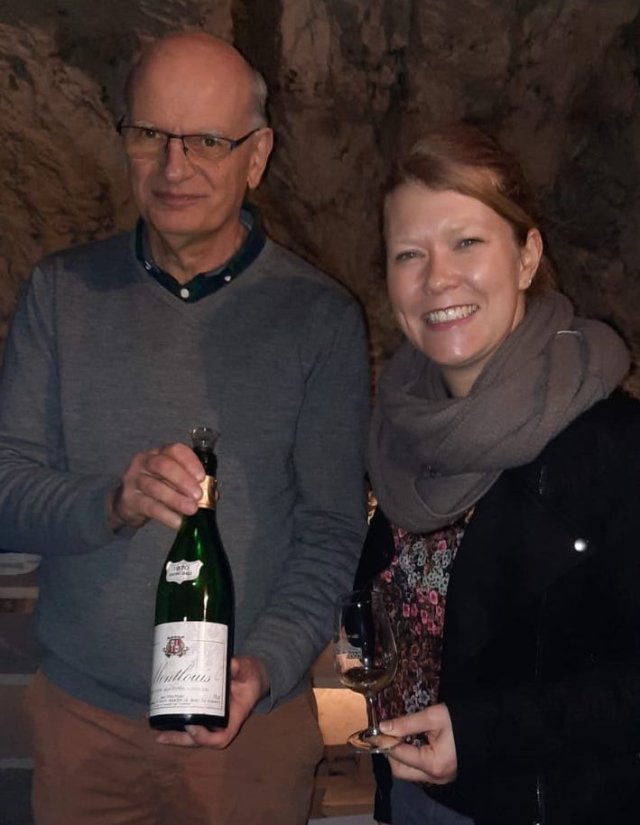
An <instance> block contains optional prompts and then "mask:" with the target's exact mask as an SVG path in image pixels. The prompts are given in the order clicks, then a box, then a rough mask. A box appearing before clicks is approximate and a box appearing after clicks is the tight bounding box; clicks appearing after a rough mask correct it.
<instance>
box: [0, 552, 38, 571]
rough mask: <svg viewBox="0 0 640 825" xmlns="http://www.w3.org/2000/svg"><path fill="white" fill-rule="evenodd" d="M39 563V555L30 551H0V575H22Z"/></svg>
mask: <svg viewBox="0 0 640 825" xmlns="http://www.w3.org/2000/svg"><path fill="white" fill-rule="evenodd" d="M39 564H40V556H34V555H32V554H31V553H0V576H22V575H24V574H26V573H31V572H32V571H33V570H35V569H36V568H37V567H38V565H39Z"/></svg>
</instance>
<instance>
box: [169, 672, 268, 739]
mask: <svg viewBox="0 0 640 825" xmlns="http://www.w3.org/2000/svg"><path fill="white" fill-rule="evenodd" d="M268 690H269V676H268V674H267V668H266V666H265V664H264V662H263V661H262V660H261V659H255V658H253V657H252V656H238V657H234V658H233V659H232V660H231V691H230V694H231V695H230V697H229V724H228V725H227V727H226V728H225V729H224V730H214V731H210V730H207V729H206V728H204V727H201V726H200V725H189V726H188V727H187V729H186V732H185V733H182V732H179V731H175V732H168V733H161V734H160V735H159V736H158V738H157V740H156V741H157V742H159V743H160V744H162V745H181V746H182V747H187V748H189V747H190V748H194V747H198V746H200V745H203V746H205V747H207V748H216V749H222V748H226V747H227V745H228V744H229V743H230V742H232V741H233V740H234V739H235V738H236V736H237V735H238V732H239V730H240V728H241V727H242V725H243V724H244V722H245V720H246V719H247V717H248V716H249V714H250V713H251V711H252V710H253V708H254V707H255V705H256V704H257V702H258V700H259V699H261V698H262V697H263V696H264V695H265V694H266V693H267V691H268Z"/></svg>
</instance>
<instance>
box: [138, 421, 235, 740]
mask: <svg viewBox="0 0 640 825" xmlns="http://www.w3.org/2000/svg"><path fill="white" fill-rule="evenodd" d="M191 436H192V440H193V449H194V451H195V453H196V455H197V456H198V457H199V458H200V460H201V461H202V464H203V466H204V469H205V473H206V477H205V480H204V481H203V483H202V496H201V498H200V501H199V503H198V510H197V512H196V513H195V514H194V515H193V516H186V517H185V518H184V519H183V521H182V526H181V527H180V530H179V531H178V534H177V536H176V539H175V541H174V542H173V545H172V547H171V550H170V551H169V555H168V556H167V560H166V562H165V566H164V568H163V570H162V573H161V575H160V581H159V583H158V592H157V595H156V618H155V636H154V645H153V671H152V677H151V702H150V711H149V724H150V725H151V727H152V728H157V729H159V730H184V727H185V725H204V726H205V727H206V728H208V729H209V730H212V729H214V728H224V727H226V726H227V723H228V721H229V681H230V673H229V663H230V659H231V654H232V648H233V628H234V604H233V602H234V592H233V580H232V577H231V568H230V567H229V561H228V559H227V555H226V553H225V551H224V547H223V545H222V541H221V539H220V533H219V532H218V525H217V523H216V502H217V499H218V490H217V481H216V474H217V458H216V455H215V453H214V449H215V443H216V440H217V438H218V433H216V432H214V431H213V430H210V429H209V428H207V427H198V428H196V429H194V430H193V431H192V433H191Z"/></svg>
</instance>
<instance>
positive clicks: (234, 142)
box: [116, 117, 264, 160]
mask: <svg viewBox="0 0 640 825" xmlns="http://www.w3.org/2000/svg"><path fill="white" fill-rule="evenodd" d="M263 128H264V127H263V126H256V127H255V129H251V131H250V132H247V133H246V135H242V137H239V138H228V137H223V136H222V135H215V134H213V133H211V132H192V133H191V134H185V135H179V134H176V133H174V132H165V130H164V129H156V127H155V126H136V125H135V123H125V122H124V117H121V118H120V120H119V121H118V123H117V124H116V132H117V133H118V134H119V135H120V136H121V137H124V135H123V134H122V130H123V129H137V130H145V129H148V130H149V131H151V132H157V133H158V134H160V135H163V136H164V138H165V142H164V146H163V147H162V151H163V152H166V151H167V147H168V146H169V141H170V140H179V141H180V143H182V151H183V152H184V154H185V157H187V158H188V157H189V151H190V150H189V147H188V146H187V145H186V143H185V142H184V141H185V138H206V137H211V138H215V139H216V140H221V141H222V142H223V143H226V144H227V145H228V146H229V151H228V152H227V153H226V154H224V155H219V156H218V157H219V159H220V160H222V159H224V158H226V157H228V156H229V155H230V154H231V153H232V152H233V150H234V149H237V148H238V146H242V144H243V143H244V142H245V141H247V140H249V138H250V137H251V136H252V135H255V133H256V132H259V131H260V130H261V129H263ZM191 153H192V156H193V157H196V158H198V159H200V160H202V159H205V160H206V156H203V155H199V154H198V153H197V152H194V151H193V149H192V150H191ZM158 156H160V152H158ZM149 157H153V155H149ZM213 159H214V158H211V160H213Z"/></svg>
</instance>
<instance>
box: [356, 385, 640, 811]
mask: <svg viewBox="0 0 640 825" xmlns="http://www.w3.org/2000/svg"><path fill="white" fill-rule="evenodd" d="M639 514H640V404H639V403H638V402H636V401H633V400H631V399H629V398H627V397H626V396H624V395H622V394H621V393H615V394H614V395H613V396H612V397H611V398H609V399H607V400H606V401H602V402H600V403H598V404H596V405H595V406H594V407H592V408H591V409H590V410H588V411H587V412H586V413H584V414H583V415H582V416H580V417H579V418H578V419H577V420H576V421H575V422H573V423H572V424H571V425H570V426H569V427H568V428H567V429H566V430H564V431H563V432H562V433H561V434H560V435H559V436H558V437H556V438H555V439H554V440H553V441H552V442H551V443H550V444H548V445H547V447H546V448H545V449H544V450H543V452H542V453H541V454H540V456H539V457H538V458H537V459H536V460H535V461H534V462H532V463H531V464H529V465H527V466H525V467H521V468H518V469H514V470H509V471H505V472H504V473H503V474H502V475H501V476H500V478H499V479H498V481H497V482H496V483H495V485H494V486H493V487H492V488H491V490H490V491H489V492H488V493H487V494H486V495H485V496H484V497H483V499H482V500H481V501H480V502H478V504H477V505H476V509H475V512H474V515H473V518H472V519H471V522H470V524H469V526H468V528H467V531H466V533H465V535H464V538H463V540H462V543H461V546H460V548H459V550H458V553H457V556H456V559H455V563H454V566H453V570H452V574H451V579H450V584H449V590H448V593H447V606H446V614H445V628H444V638H443V658H442V673H441V686H440V699H441V701H444V702H446V703H447V706H448V708H449V711H450V713H451V718H452V722H453V730H454V735H455V741H456V748H457V754H458V767H459V770H458V778H457V780H456V781H455V782H454V783H452V784H450V785H446V786H439V787H432V788H430V789H429V793H430V794H431V795H432V796H434V797H435V798H437V799H439V800H440V801H441V802H443V803H444V804H446V805H449V806H450V807H452V808H455V809H457V810H459V811H461V812H464V813H466V814H468V815H469V816H471V817H473V819H474V820H475V822H476V823H477V825H532V823H540V825H578V823H579V824H580V825H605V823H606V825H613V823H615V825H626V824H627V823H629V825H630V824H631V823H634V825H637V823H639V822H640V757H639V752H640V520H639V518H638V516H639ZM392 549H393V548H392V539H391V532H390V527H389V524H388V522H387V520H386V518H385V517H384V515H383V514H382V513H381V512H380V511H378V512H377V513H376V515H375V516H374V519H373V520H372V523H371V527H370V531H369V535H368V537H367V541H366V543H365V547H364V550H363V556H362V559H361V563H360V568H359V571H358V574H357V578H358V581H357V583H358V584H362V583H364V582H365V581H367V580H369V579H370V578H371V577H372V576H373V575H374V574H375V573H376V572H377V571H379V570H381V569H384V567H385V566H386V565H387V564H388V562H389V560H390V557H391V554H392Z"/></svg>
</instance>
